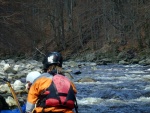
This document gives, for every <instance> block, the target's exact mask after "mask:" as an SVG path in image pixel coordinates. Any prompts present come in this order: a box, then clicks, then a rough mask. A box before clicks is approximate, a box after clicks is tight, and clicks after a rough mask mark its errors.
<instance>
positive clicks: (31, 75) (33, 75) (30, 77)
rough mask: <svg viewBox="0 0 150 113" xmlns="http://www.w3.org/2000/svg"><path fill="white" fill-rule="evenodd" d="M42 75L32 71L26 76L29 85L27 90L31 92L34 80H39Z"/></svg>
mask: <svg viewBox="0 0 150 113" xmlns="http://www.w3.org/2000/svg"><path fill="white" fill-rule="evenodd" d="M40 75H41V73H39V72H38V71H32V72H30V73H28V75H27V76H26V83H27V85H26V89H28V90H29V89H30V87H31V85H32V84H33V82H34V80H35V79H37V78H38V77H39V76H40Z"/></svg>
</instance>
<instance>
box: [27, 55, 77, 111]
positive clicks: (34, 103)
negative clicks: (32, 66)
mask: <svg viewBox="0 0 150 113" xmlns="http://www.w3.org/2000/svg"><path fill="white" fill-rule="evenodd" d="M62 61H63V59H62V56H61V54H60V53H58V52H50V53H48V54H47V55H45V58H44V60H43V70H44V73H43V74H41V75H40V76H39V74H37V76H34V75H33V76H34V77H35V78H34V80H33V82H32V85H31V84H29V85H28V86H29V93H28V97H27V104H26V112H27V113H74V110H73V109H74V108H75V110H76V112H77V113H78V111H77V102H76V97H75V95H76V93H77V89H76V87H75V85H74V84H73V82H72V81H70V80H69V79H68V78H67V77H66V76H64V74H63V73H62ZM30 76H32V74H30ZM33 76H32V77H33ZM27 77H28V76H27Z"/></svg>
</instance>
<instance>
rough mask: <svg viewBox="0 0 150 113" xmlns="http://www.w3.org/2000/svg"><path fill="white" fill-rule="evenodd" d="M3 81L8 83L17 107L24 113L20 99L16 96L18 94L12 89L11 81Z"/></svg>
mask: <svg viewBox="0 0 150 113" xmlns="http://www.w3.org/2000/svg"><path fill="white" fill-rule="evenodd" d="M2 79H3V80H4V81H5V82H6V83H7V85H8V87H9V89H10V91H11V93H12V95H13V97H14V99H15V101H16V103H17V106H18V109H19V111H20V113H23V112H22V109H21V107H20V104H19V101H18V99H17V96H16V94H15V91H14V90H13V88H12V87H11V84H10V82H9V80H7V79H6V78H2Z"/></svg>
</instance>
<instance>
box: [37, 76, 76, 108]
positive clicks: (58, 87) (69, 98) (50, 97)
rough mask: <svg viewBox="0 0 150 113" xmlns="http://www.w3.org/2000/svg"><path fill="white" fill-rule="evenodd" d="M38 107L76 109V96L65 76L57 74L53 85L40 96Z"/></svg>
mask: <svg viewBox="0 0 150 113" xmlns="http://www.w3.org/2000/svg"><path fill="white" fill-rule="evenodd" d="M39 99H40V100H39V102H38V104H37V106H40V107H43V108H46V107H57V106H60V107H61V106H62V107H66V108H69V109H73V108H74V107H75V94H74V91H73V88H72V86H71V83H70V81H69V80H68V78H66V77H65V76H63V75H60V74H56V75H54V77H53V79H52V84H51V85H50V86H49V87H48V88H47V89H46V90H45V91H44V92H43V93H42V94H41V95H40V97H39Z"/></svg>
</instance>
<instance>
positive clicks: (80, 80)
mask: <svg viewBox="0 0 150 113" xmlns="http://www.w3.org/2000/svg"><path fill="white" fill-rule="evenodd" d="M77 82H96V81H95V80H94V79H92V78H81V79H79V80H78V81H77Z"/></svg>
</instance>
